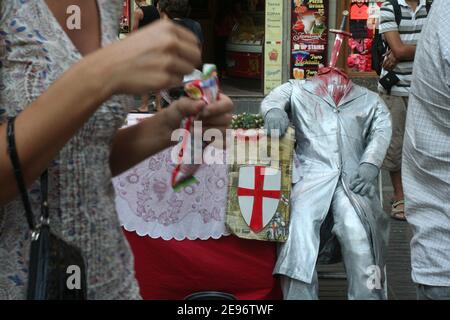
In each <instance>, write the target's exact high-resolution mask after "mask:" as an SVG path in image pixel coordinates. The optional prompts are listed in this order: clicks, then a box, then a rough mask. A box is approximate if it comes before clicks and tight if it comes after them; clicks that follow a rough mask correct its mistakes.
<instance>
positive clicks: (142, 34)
mask: <svg viewBox="0 0 450 320" xmlns="http://www.w3.org/2000/svg"><path fill="white" fill-rule="evenodd" d="M199 60H200V52H199V50H198V48H197V46H196V39H195V37H194V36H193V35H190V34H189V33H188V32H187V31H185V30H183V29H182V28H180V27H177V26H174V25H173V24H171V23H169V22H160V23H155V24H154V25H153V26H150V27H148V28H144V29H142V30H141V31H138V32H136V33H134V35H132V36H130V37H129V38H127V39H126V40H124V41H122V42H118V43H115V44H113V45H110V46H109V47H107V48H105V49H103V50H99V51H97V52H95V53H93V54H91V55H89V56H87V57H86V58H85V59H83V60H82V61H81V62H79V63H78V64H77V65H75V66H74V67H72V68H71V69H70V70H69V71H67V72H66V73H65V74H64V75H63V76H62V77H61V78H60V79H59V80H57V81H56V82H55V83H54V84H53V85H52V86H51V87H50V88H49V89H48V90H47V91H46V92H44V93H43V94H42V95H41V96H40V97H39V98H38V99H36V101H34V102H33V103H32V104H31V105H30V106H28V107H27V108H26V109H25V110H24V111H23V112H22V113H21V114H20V115H19V116H18V118H17V122H16V145H17V149H18V154H19V158H20V161H21V165H22V170H23V175H24V178H25V180H26V183H27V184H28V185H29V184H31V183H32V182H33V181H34V180H36V179H37V178H38V177H39V176H40V174H41V173H42V172H43V171H44V170H45V168H47V167H48V165H49V163H50V162H51V161H52V159H54V158H55V157H56V156H57V154H58V152H59V151H60V150H61V149H62V148H63V147H64V145H65V144H66V143H67V142H68V141H69V140H70V139H71V137H73V136H74V135H75V134H76V132H77V131H78V130H79V129H80V128H81V127H82V126H83V124H84V123H85V122H86V121H87V120H88V119H89V117H90V116H91V115H92V114H93V113H94V112H95V111H96V110H97V108H98V107H99V106H100V105H101V104H102V102H104V101H105V100H107V99H108V98H109V97H110V96H111V95H113V94H116V93H133V94H142V93H144V92H148V91H151V90H155V91H156V90H159V89H162V88H164V87H170V86H171V85H176V84H179V83H180V81H181V79H182V77H183V74H188V73H190V72H192V70H193V69H194V66H195V65H196V64H197V63H198V61H199ZM18 90H20V88H18ZM16 195H17V188H16V183H15V179H14V176H13V172H12V167H11V164H10V160H9V157H8V154H7V147H6V125H5V124H2V125H0V204H4V203H7V202H8V201H10V200H11V199H13V198H14V197H15V196H16Z"/></svg>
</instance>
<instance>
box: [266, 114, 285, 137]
mask: <svg viewBox="0 0 450 320" xmlns="http://www.w3.org/2000/svg"><path fill="white" fill-rule="evenodd" d="M288 127H289V117H288V115H287V113H286V112H285V111H284V110H281V109H278V108H273V109H271V110H270V111H269V112H267V114H266V117H265V118H264V128H265V129H266V130H267V134H268V135H269V136H271V135H272V133H274V132H272V130H277V131H278V133H279V136H280V137H282V136H284V135H285V134H286V131H287V129H288ZM274 135H277V134H275V133H274Z"/></svg>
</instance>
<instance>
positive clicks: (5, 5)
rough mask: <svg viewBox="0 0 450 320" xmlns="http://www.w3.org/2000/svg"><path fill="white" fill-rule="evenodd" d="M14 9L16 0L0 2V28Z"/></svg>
mask: <svg viewBox="0 0 450 320" xmlns="http://www.w3.org/2000/svg"><path fill="white" fill-rule="evenodd" d="M15 7H17V0H8V1H0V27H1V26H2V25H3V22H4V21H5V20H6V18H7V17H8V16H9V15H10V14H11V12H12V10H13V9H14V8H15Z"/></svg>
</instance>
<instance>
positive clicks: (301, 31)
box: [291, 0, 328, 79]
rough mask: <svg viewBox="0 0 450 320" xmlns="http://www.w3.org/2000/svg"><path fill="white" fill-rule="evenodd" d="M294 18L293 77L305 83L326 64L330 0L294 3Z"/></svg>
mask: <svg viewBox="0 0 450 320" xmlns="http://www.w3.org/2000/svg"><path fill="white" fill-rule="evenodd" d="M291 14H292V29H291V66H292V68H291V69H292V73H291V77H292V78H294V79H305V78H309V77H312V76H314V75H315V74H316V73H317V71H318V69H319V67H320V66H321V65H326V64H327V53H328V27H327V25H328V0H293V1H292V12H291Z"/></svg>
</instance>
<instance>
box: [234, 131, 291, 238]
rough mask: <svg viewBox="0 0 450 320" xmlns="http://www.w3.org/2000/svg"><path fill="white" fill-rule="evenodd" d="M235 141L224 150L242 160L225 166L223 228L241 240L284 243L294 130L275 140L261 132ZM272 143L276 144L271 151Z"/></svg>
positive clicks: (287, 219) (287, 231)
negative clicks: (225, 191)
mask: <svg viewBox="0 0 450 320" xmlns="http://www.w3.org/2000/svg"><path fill="white" fill-rule="evenodd" d="M235 142H236V143H234V145H233V146H232V148H230V149H229V150H227V153H228V154H232V155H234V156H237V155H241V156H243V158H244V161H233V162H231V164H230V165H229V166H228V176H229V180H228V198H227V212H226V221H225V224H226V226H227V229H228V230H229V231H230V233H232V234H233V235H235V236H237V237H239V238H242V239H251V240H260V241H273V242H286V240H287V239H288V237H289V220H290V198H291V190H292V168H293V163H294V161H293V157H294V146H295V130H294V129H293V128H289V129H288V131H287V132H286V134H285V135H284V136H283V137H282V138H281V139H279V140H278V141H277V142H272V139H270V138H269V137H267V136H266V135H261V136H260V137H259V140H258V141H257V142H255V141H253V140H251V139H236V141H235ZM272 143H276V144H275V145H274V150H275V151H274V152H272ZM268 150H269V151H270V154H269V157H268V158H267V157H261V156H260V155H267V154H268V153H267V151H268ZM235 160H236V159H235Z"/></svg>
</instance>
